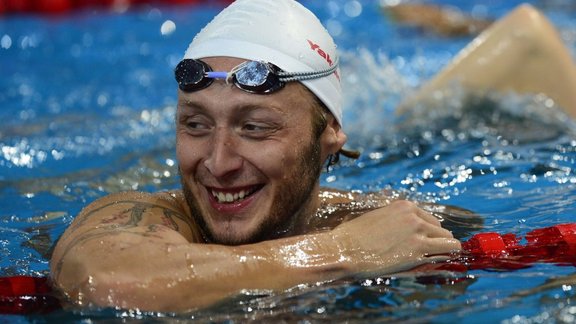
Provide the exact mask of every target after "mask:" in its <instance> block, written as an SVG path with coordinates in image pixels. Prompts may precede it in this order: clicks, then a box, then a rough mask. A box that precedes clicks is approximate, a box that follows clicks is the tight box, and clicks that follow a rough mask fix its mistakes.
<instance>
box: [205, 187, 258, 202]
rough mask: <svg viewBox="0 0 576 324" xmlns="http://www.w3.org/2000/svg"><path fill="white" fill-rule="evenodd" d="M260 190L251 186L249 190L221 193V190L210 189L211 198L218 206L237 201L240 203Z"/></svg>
mask: <svg viewBox="0 0 576 324" xmlns="http://www.w3.org/2000/svg"><path fill="white" fill-rule="evenodd" d="M259 189H260V186H253V187H250V188H244V189H240V190H236V191H231V190H226V191H223V190H221V189H215V188H213V189H210V192H211V193H212V197H214V199H215V200H216V201H217V202H218V203H220V204H232V203H236V202H239V201H242V200H244V199H246V198H248V197H249V196H250V195H252V194H253V193H255V192H256V191H258V190H259Z"/></svg>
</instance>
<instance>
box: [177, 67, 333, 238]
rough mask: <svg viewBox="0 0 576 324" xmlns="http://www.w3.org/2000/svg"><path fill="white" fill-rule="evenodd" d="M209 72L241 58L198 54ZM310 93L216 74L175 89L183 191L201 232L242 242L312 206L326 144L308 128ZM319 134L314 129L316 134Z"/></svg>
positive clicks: (289, 222)
mask: <svg viewBox="0 0 576 324" xmlns="http://www.w3.org/2000/svg"><path fill="white" fill-rule="evenodd" d="M204 61H205V62H206V63H208V64H209V65H210V66H211V67H212V68H213V69H214V70H215V71H230V70H231V69H232V68H233V67H234V66H236V65H238V64H239V63H241V62H242V60H239V59H233V58H222V57H220V58H209V59H204ZM313 105H314V99H313V97H312V95H311V94H310V93H308V92H307V91H305V90H304V89H303V87H302V86H301V85H298V84H296V83H289V84H287V85H286V87H285V88H284V89H282V90H280V91H277V92H275V93H273V94H269V95H257V94H249V93H247V92H244V91H242V90H240V89H237V88H236V87H235V86H234V85H231V84H228V85H227V84H226V83H225V82H224V81H222V80H216V81H215V82H214V83H213V84H212V85H210V86H209V87H208V88H205V89H203V90H200V91H196V92H192V93H184V92H181V91H180V92H179V99H178V112H177V117H176V137H177V146H176V150H177V156H178V161H179V165H180V174H181V181H182V187H183V192H184V194H185V196H186V200H187V202H188V205H189V206H190V209H191V212H192V215H193V217H194V220H195V222H196V223H197V224H198V225H199V226H200V228H201V230H202V231H203V234H204V235H205V237H206V238H207V239H208V240H209V241H212V242H215V243H221V244H245V243H251V242H257V241H261V240H265V239H270V238H274V237H278V236H281V235H282V234H283V233H285V232H287V231H290V230H291V229H292V228H291V226H293V222H294V221H295V219H297V218H298V217H299V216H300V215H303V214H306V213H308V214H309V213H313V212H314V211H315V209H316V208H317V207H318V206H317V203H318V200H317V199H318V198H317V196H318V194H317V191H318V178H319V176H320V171H321V167H322V162H323V161H324V160H325V158H326V156H327V154H328V153H329V152H327V149H326V148H325V147H324V146H325V145H323V144H322V141H320V140H319V139H318V138H315V136H314V135H313V130H312V115H313V113H312V111H313V109H314V108H313ZM322 136H323V135H321V137H322Z"/></svg>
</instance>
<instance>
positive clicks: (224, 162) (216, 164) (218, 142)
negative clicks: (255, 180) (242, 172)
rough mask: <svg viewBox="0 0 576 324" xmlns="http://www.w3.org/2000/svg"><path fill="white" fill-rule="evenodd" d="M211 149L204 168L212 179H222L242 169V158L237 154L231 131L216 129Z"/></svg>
mask: <svg viewBox="0 0 576 324" xmlns="http://www.w3.org/2000/svg"><path fill="white" fill-rule="evenodd" d="M211 144H212V148H211V151H210V153H209V155H208V157H207V159H206V160H204V166H205V167H206V168H207V169H208V171H210V173H211V174H212V175H213V176H214V177H217V178H218V177H223V176H226V175H228V174H230V173H233V172H235V171H238V170H239V169H240V168H241V167H242V157H241V156H240V155H239V154H238V151H237V150H238V146H237V143H236V140H235V137H234V135H233V134H231V131H230V130H228V129H226V128H217V129H216V130H215V132H214V134H213V138H212V143H211Z"/></svg>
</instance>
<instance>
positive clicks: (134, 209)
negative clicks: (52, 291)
mask: <svg viewBox="0 0 576 324" xmlns="http://www.w3.org/2000/svg"><path fill="white" fill-rule="evenodd" d="M120 204H128V205H132V206H130V207H128V208H126V209H123V210H121V211H119V212H116V213H115V214H112V215H110V216H109V217H106V218H103V219H102V220H101V222H100V225H103V226H96V227H95V228H92V229H90V230H88V231H87V232H85V233H83V234H82V235H80V236H78V237H75V238H73V239H72V240H71V241H70V242H68V243H67V244H66V246H65V247H64V251H63V253H62V255H61V256H60V258H59V259H58V260H57V261H56V267H55V271H54V273H53V277H54V278H55V279H58V277H59V276H60V273H61V271H62V266H63V260H64V258H65V256H66V255H67V254H68V253H69V252H70V251H71V250H72V249H73V248H74V247H75V246H77V245H81V244H83V243H85V242H88V241H91V240H96V239H100V238H103V237H107V236H110V235H119V234H133V235H141V236H144V237H157V238H158V237H160V236H159V235H158V233H159V232H161V231H164V230H166V227H167V228H170V229H173V230H175V231H178V230H179V226H178V223H177V222H176V219H179V220H181V221H183V222H184V223H186V224H187V225H188V226H189V227H190V228H192V223H191V220H190V219H189V218H188V217H186V216H185V215H183V214H182V213H179V212H177V211H175V210H173V209H170V208H167V207H165V206H162V205H157V204H153V203H147V202H141V201H133V200H125V201H116V202H112V203H109V204H106V205H103V206H100V207H98V208H96V209H93V210H90V211H88V212H86V213H83V214H80V215H78V216H77V218H78V219H77V220H76V222H75V223H74V224H73V225H71V226H70V228H69V231H70V232H74V231H76V230H77V229H78V228H81V227H82V225H84V224H85V223H86V221H87V220H88V219H90V217H91V216H93V215H94V214H96V213H98V212H101V211H102V210H104V209H106V208H109V207H111V206H114V205H120ZM153 209H160V210H161V211H162V215H161V216H160V218H161V223H160V224H150V225H148V226H147V227H146V230H144V231H142V232H139V231H130V230H129V229H131V228H134V227H136V226H139V225H141V221H142V219H143V218H144V214H145V213H146V212H147V211H150V210H153ZM106 225H108V226H106ZM160 225H163V226H160ZM111 229H114V230H111Z"/></svg>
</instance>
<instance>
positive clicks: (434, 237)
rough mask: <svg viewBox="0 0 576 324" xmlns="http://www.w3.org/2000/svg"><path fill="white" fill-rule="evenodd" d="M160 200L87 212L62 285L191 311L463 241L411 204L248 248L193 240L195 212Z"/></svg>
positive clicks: (411, 263) (381, 269) (389, 264)
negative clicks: (248, 292)
mask: <svg viewBox="0 0 576 324" xmlns="http://www.w3.org/2000/svg"><path fill="white" fill-rule="evenodd" d="M158 197H159V196H158V195H143V194H137V193H133V194H124V195H122V196H112V197H108V198H105V199H103V200H100V201H98V202H96V203H94V204H92V205H91V206H89V207H88V208H87V209H86V210H85V211H83V212H82V213H81V214H80V215H79V216H78V217H77V219H76V220H75V222H74V223H73V224H72V225H71V227H70V228H69V229H68V230H67V231H66V233H65V234H64V235H63V237H62V238H61V240H60V241H59V243H58V245H57V246H56V249H55V251H54V255H53V258H52V262H51V269H52V276H53V280H54V282H55V284H56V285H57V287H59V288H60V289H61V290H62V291H63V292H64V293H65V294H66V295H67V296H68V297H69V298H70V300H71V301H73V302H75V303H78V304H81V305H87V304H93V305H95V306H100V307H102V306H104V307H105V306H119V307H123V308H139V309H142V310H155V311H187V310H192V309H197V308H199V307H205V306H208V305H210V304H213V303H215V302H217V301H220V300H222V299H225V298H227V297H229V296H234V295H236V294H238V293H240V292H242V291H246V290H260V291H262V290H263V291H279V290H284V289H287V288H290V287H293V286H296V285H298V284H302V283H315V282H322V281H329V280H334V279H338V278H342V277H347V276H352V275H362V276H365V275H368V274H383V273H392V272H397V271H402V270H406V269H410V268H412V267H415V266H417V265H419V264H422V263H426V262H430V261H433V260H437V259H439V258H440V259H442V258H445V257H443V256H440V257H438V256H435V255H438V254H446V253H448V252H449V251H450V250H453V249H458V248H459V247H460V244H459V243H458V241H456V240H454V239H453V238H452V236H451V234H450V233H449V232H448V231H446V230H444V229H442V228H441V227H440V226H439V223H438V221H437V220H436V219H435V218H434V217H433V216H431V215H430V214H428V213H426V212H424V211H422V210H420V209H418V208H416V207H415V205H413V204H411V203H408V202H397V203H393V204H391V205H390V206H389V207H386V208H383V209H379V210H375V211H371V212H369V213H367V214H365V215H363V216H361V217H358V218H356V219H354V220H352V221H350V222H347V223H345V224H342V225H340V226H338V227H336V228H335V229H334V230H332V231H326V232H322V233H316V234H308V235H301V236H295V237H290V238H285V239H279V240H273V241H265V242H261V243H258V244H251V245H243V246H223V245H214V244H203V243H191V242H199V239H200V237H199V236H198V233H197V232H195V231H194V229H193V227H191V226H190V224H189V223H188V222H187V218H186V217H185V214H184V213H183V212H182V211H180V210H179V209H178V207H177V206H176V205H175V204H172V203H170V202H169V200H165V199H159V198H158Z"/></svg>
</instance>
